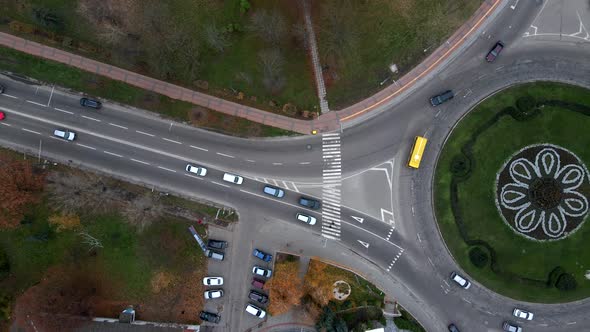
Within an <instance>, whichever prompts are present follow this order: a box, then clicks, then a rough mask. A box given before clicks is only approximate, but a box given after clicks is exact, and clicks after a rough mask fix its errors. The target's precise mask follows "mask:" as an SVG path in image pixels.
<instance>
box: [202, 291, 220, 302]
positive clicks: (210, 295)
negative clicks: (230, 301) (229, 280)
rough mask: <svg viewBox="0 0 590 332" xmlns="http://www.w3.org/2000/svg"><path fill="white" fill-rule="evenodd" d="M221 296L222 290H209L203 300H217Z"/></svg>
mask: <svg viewBox="0 0 590 332" xmlns="http://www.w3.org/2000/svg"><path fill="white" fill-rule="evenodd" d="M222 296H223V289H211V290H208V291H205V299H207V300H209V299H217V298H220V297H222Z"/></svg>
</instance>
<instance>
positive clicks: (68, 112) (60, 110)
mask: <svg viewBox="0 0 590 332" xmlns="http://www.w3.org/2000/svg"><path fill="white" fill-rule="evenodd" d="M53 109H54V110H56V111H58V112H62V113H67V114H70V115H74V112H70V111H66V110H62V109H61V108H57V107H54V108H53Z"/></svg>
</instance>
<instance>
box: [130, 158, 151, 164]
mask: <svg viewBox="0 0 590 332" xmlns="http://www.w3.org/2000/svg"><path fill="white" fill-rule="evenodd" d="M130 159H131V161H135V162H136V163H140V164H144V165H150V163H148V162H145V161H141V160H137V159H133V158H130Z"/></svg>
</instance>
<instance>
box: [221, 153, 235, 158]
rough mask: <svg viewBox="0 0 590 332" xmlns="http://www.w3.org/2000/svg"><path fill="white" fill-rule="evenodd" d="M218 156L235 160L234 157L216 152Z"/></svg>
mask: <svg viewBox="0 0 590 332" xmlns="http://www.w3.org/2000/svg"><path fill="white" fill-rule="evenodd" d="M217 154H218V155H220V156H223V157H227V158H235V157H234V156H230V155H229V154H225V153H221V152H217Z"/></svg>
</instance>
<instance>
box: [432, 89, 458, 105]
mask: <svg viewBox="0 0 590 332" xmlns="http://www.w3.org/2000/svg"><path fill="white" fill-rule="evenodd" d="M454 97H455V94H454V93H453V91H452V90H447V91H445V92H443V93H441V94H439V95H436V96H434V97H432V98H430V103H431V104H432V106H438V105H440V104H442V103H444V102H445V101H449V100H451V99H453V98H454Z"/></svg>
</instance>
